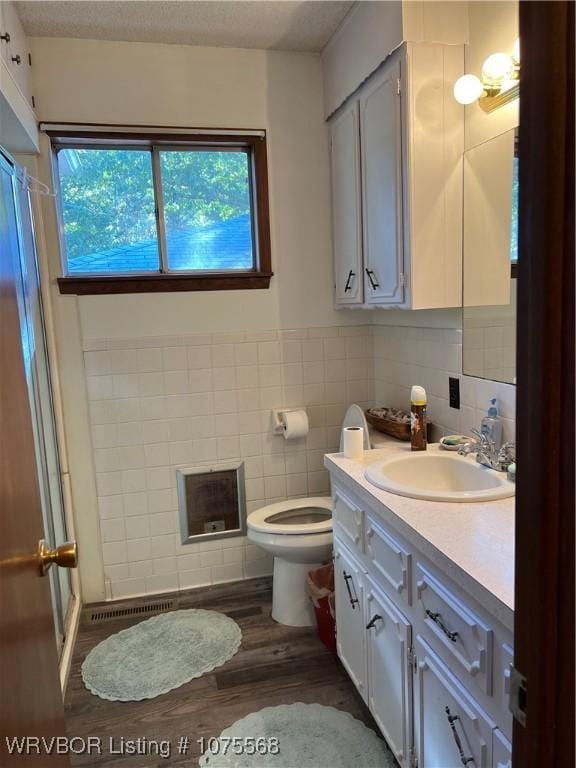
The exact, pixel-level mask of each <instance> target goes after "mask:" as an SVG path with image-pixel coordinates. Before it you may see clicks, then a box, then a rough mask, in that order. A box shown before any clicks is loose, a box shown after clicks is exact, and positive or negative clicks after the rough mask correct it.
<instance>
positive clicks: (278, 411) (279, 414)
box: [272, 406, 306, 435]
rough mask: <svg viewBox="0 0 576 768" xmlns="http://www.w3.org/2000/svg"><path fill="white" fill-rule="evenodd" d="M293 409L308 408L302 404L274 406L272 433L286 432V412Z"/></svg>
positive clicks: (280, 433)
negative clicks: (293, 406)
mask: <svg viewBox="0 0 576 768" xmlns="http://www.w3.org/2000/svg"><path fill="white" fill-rule="evenodd" d="M292 411H306V408H304V407H303V406H301V407H300V408H273V409H272V434H273V435H283V434H284V419H283V416H284V414H285V413H291V412H292Z"/></svg>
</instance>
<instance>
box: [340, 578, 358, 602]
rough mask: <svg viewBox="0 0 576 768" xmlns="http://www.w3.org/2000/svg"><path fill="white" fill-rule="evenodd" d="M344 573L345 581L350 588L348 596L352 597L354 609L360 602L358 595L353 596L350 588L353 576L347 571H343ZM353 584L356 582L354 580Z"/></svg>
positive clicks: (347, 587) (348, 588)
mask: <svg viewBox="0 0 576 768" xmlns="http://www.w3.org/2000/svg"><path fill="white" fill-rule="evenodd" d="M342 575H343V576H344V583H345V584H346V589H347V590H348V598H349V599H350V605H351V606H352V609H353V610H356V605H357V604H358V603H359V602H360V601H359V600H358V598H357V597H352V590H351V589H350V582H351V581H352V576H351V575H350V574H349V573H346V571H342ZM352 585H354V582H353V581H352ZM354 592H356V587H354Z"/></svg>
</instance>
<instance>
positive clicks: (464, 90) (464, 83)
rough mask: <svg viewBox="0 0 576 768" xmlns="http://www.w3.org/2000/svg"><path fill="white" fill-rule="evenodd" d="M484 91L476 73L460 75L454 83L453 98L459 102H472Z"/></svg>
mask: <svg viewBox="0 0 576 768" xmlns="http://www.w3.org/2000/svg"><path fill="white" fill-rule="evenodd" d="M483 93H484V86H483V85H482V83H481V82H480V80H479V79H478V78H477V77H476V75H462V77H459V78H458V80H456V82H455V83H454V98H455V99H456V101H457V102H458V103H459V104H472V102H474V101H476V99H479V98H480V96H482V94H483Z"/></svg>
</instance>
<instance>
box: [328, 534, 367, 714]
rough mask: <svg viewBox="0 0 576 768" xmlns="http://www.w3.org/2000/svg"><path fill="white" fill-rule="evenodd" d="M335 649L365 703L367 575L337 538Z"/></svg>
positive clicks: (335, 542)
mask: <svg viewBox="0 0 576 768" xmlns="http://www.w3.org/2000/svg"><path fill="white" fill-rule="evenodd" d="M334 551H335V555H334V591H335V600H336V647H337V650H338V656H339V658H340V661H341V662H342V664H343V665H344V667H345V669H346V671H347V672H348V674H349V675H350V677H351V678H352V682H353V683H354V685H355V686H356V688H358V691H359V692H360V694H361V695H362V697H363V698H364V699H366V695H367V694H366V629H365V627H366V622H365V614H364V574H363V573H362V569H361V568H360V566H359V565H358V564H357V563H356V561H355V560H354V558H353V557H352V556H351V555H350V553H349V552H348V551H347V550H346V548H345V547H344V545H343V544H342V543H341V542H340V541H338V539H337V538H336V537H335V538H334Z"/></svg>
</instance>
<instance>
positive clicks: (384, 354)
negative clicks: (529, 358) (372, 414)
mask: <svg viewBox="0 0 576 768" xmlns="http://www.w3.org/2000/svg"><path fill="white" fill-rule="evenodd" d="M373 344H374V379H375V399H376V401H377V403H378V404H379V405H390V406H393V407H396V408H409V407H410V388H411V386H412V385H413V384H421V385H422V386H423V387H425V389H426V391H427V393H428V418H429V420H430V421H431V422H432V423H433V424H434V425H435V427H436V428H437V430H436V431H435V434H434V438H435V439H437V437H440V436H442V435H443V434H450V433H454V432H458V433H460V432H461V433H463V434H469V433H470V429H471V428H472V427H478V426H479V424H480V420H481V419H482V417H483V416H484V415H485V414H486V410H487V408H488V401H489V399H490V398H491V397H497V398H498V400H499V405H500V415H501V417H502V420H503V434H504V439H505V440H514V439H515V434H516V425H515V419H516V387H515V386H513V385H511V384H502V383H500V382H495V381H489V380H486V379H477V378H473V377H470V376H462V331H460V330H454V329H441V328H414V327H410V328H408V327H404V326H388V325H386V326H374V329H373ZM450 376H454V377H457V378H459V379H460V409H459V410H457V409H454V408H450V404H449V400H448V378H449V377H450Z"/></svg>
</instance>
